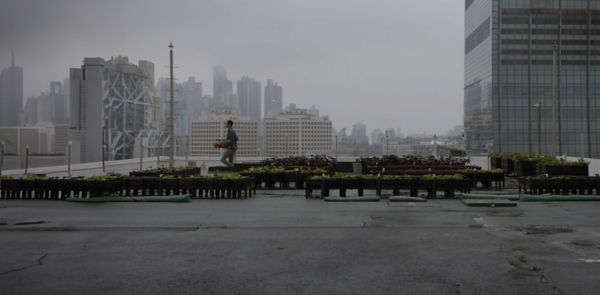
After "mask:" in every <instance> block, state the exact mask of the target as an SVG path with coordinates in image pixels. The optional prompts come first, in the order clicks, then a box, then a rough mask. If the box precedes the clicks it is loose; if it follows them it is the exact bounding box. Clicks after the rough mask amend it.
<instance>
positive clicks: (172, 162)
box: [169, 43, 175, 169]
mask: <svg viewBox="0 0 600 295" xmlns="http://www.w3.org/2000/svg"><path fill="white" fill-rule="evenodd" d="M169 49H170V50H169V59H170V62H171V65H170V72H171V79H170V84H171V91H170V92H171V101H170V102H169V108H170V112H169V113H170V114H171V118H170V119H169V135H170V136H169V168H171V169H173V168H174V166H175V121H174V120H175V119H174V114H173V100H174V99H173V97H174V91H175V90H174V89H173V43H169Z"/></svg>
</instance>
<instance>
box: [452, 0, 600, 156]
mask: <svg viewBox="0 0 600 295" xmlns="http://www.w3.org/2000/svg"><path fill="white" fill-rule="evenodd" d="M465 9H466V13H465V84H464V95H465V96H464V127H465V135H466V149H467V152H468V153H469V154H478V153H487V152H496V153H513V152H526V153H538V152H539V153H542V154H549V153H554V154H561V155H562V154H566V155H572V156H580V155H584V156H592V157H598V156H600V1H593V0H511V1H506V0H502V1H500V0H466V1H465ZM538 141H539V142H538Z"/></svg>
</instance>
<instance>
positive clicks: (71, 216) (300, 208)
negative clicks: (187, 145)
mask: <svg viewBox="0 0 600 295" xmlns="http://www.w3.org/2000/svg"><path fill="white" fill-rule="evenodd" d="M599 212H600V202H579V203H577V202H568V203H565V202H561V203H523V202H520V203H519V204H518V206H517V207H513V208H511V207H509V208H499V207H496V208H484V207H467V206H465V205H464V204H462V203H461V202H460V201H458V200H430V201H428V202H426V203H410V202H408V203H388V202H387V201H381V202H377V203H328V202H323V201H321V200H306V199H305V198H304V197H302V196H300V194H299V193H297V192H282V191H278V192H267V193H262V194H260V195H259V196H258V197H256V198H252V199H246V200H195V201H193V202H191V203H100V204H81V203H68V202H61V201H0V294H148V293H149V294H596V293H597V290H598V289H599V288H600V280H599V279H598V274H599V273H600V214H598V213H599ZM17 224H20V225H17Z"/></svg>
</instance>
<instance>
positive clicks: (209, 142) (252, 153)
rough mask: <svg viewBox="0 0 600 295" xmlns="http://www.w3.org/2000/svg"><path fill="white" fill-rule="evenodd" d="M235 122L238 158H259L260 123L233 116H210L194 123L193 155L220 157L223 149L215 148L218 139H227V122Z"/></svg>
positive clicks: (247, 118)
mask: <svg viewBox="0 0 600 295" xmlns="http://www.w3.org/2000/svg"><path fill="white" fill-rule="evenodd" d="M227 120H232V121H233V130H235V132H236V134H237V136H238V139H239V141H238V149H237V153H236V156H237V157H258V156H259V154H260V153H259V148H258V139H257V137H258V123H257V122H256V121H255V120H252V119H251V118H250V117H245V116H234V115H231V114H210V115H206V116H202V117H200V118H199V119H197V120H195V121H193V122H192V139H191V144H190V150H191V155H192V156H196V157H219V156H221V153H222V152H223V150H222V149H216V148H214V146H213V144H214V143H215V142H216V141H217V140H218V139H225V137H226V135H227V128H225V122H227Z"/></svg>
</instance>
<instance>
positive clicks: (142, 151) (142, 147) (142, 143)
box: [140, 136, 144, 171]
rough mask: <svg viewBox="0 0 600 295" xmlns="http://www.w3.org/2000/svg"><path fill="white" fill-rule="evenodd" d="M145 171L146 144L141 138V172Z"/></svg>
mask: <svg viewBox="0 0 600 295" xmlns="http://www.w3.org/2000/svg"><path fill="white" fill-rule="evenodd" d="M142 170H144V142H143V140H142V137H141V136H140V171H142Z"/></svg>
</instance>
